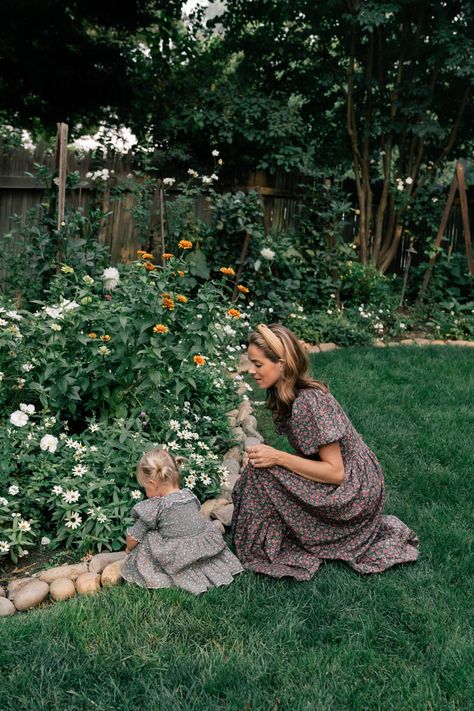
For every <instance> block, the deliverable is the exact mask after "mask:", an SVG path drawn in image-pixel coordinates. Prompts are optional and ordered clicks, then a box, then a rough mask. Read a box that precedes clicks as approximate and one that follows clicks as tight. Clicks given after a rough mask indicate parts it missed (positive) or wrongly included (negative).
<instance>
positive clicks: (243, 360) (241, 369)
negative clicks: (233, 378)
mask: <svg viewBox="0 0 474 711" xmlns="http://www.w3.org/2000/svg"><path fill="white" fill-rule="evenodd" d="M250 365H251V364H250V360H249V357H248V355H247V354H246V353H242V354H241V356H240V363H239V365H238V367H237V372H238V373H248V369H249V368H250Z"/></svg>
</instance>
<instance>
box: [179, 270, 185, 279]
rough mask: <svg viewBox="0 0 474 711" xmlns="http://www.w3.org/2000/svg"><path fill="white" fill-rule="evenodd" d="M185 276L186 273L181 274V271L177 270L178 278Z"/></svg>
mask: <svg viewBox="0 0 474 711" xmlns="http://www.w3.org/2000/svg"><path fill="white" fill-rule="evenodd" d="M185 274H186V272H183V271H181V270H178V276H180V277H184V275H185Z"/></svg>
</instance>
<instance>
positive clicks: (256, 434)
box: [246, 428, 264, 443]
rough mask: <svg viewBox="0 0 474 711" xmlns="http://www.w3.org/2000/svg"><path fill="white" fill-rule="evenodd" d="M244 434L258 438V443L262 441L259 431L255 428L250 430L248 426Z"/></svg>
mask: <svg viewBox="0 0 474 711" xmlns="http://www.w3.org/2000/svg"><path fill="white" fill-rule="evenodd" d="M246 435H247V437H253V438H254V439H258V441H259V442H260V443H261V442H263V441H264V439H263V437H262V435H261V434H260V432H257V430H252V429H250V428H249V429H248V430H247V432H246Z"/></svg>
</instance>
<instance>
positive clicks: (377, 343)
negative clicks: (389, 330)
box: [374, 338, 385, 348]
mask: <svg viewBox="0 0 474 711" xmlns="http://www.w3.org/2000/svg"><path fill="white" fill-rule="evenodd" d="M374 346H375V347H376V348H385V343H384V341H381V340H380V339H379V338H376V339H375V341H374Z"/></svg>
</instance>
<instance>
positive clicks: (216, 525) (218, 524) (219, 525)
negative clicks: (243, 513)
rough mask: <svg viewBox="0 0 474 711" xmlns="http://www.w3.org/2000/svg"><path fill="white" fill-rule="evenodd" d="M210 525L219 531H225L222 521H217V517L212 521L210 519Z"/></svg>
mask: <svg viewBox="0 0 474 711" xmlns="http://www.w3.org/2000/svg"><path fill="white" fill-rule="evenodd" d="M211 523H212V525H213V526H214V528H215V529H216V530H217V531H219V533H225V526H224V524H223V523H222V521H219V519H218V518H215V519H214V521H211Z"/></svg>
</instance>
